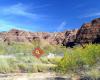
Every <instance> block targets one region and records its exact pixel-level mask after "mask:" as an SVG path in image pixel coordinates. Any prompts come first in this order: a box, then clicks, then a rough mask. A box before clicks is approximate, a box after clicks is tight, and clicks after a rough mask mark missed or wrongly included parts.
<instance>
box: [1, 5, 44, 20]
mask: <svg viewBox="0 0 100 80" xmlns="http://www.w3.org/2000/svg"><path fill="white" fill-rule="evenodd" d="M1 13H3V15H18V16H24V17H27V18H32V19H36V18H40V17H43V16H42V15H38V14H36V13H31V12H29V7H28V6H26V5H24V4H22V3H18V4H15V5H11V6H8V7H4V8H1Z"/></svg>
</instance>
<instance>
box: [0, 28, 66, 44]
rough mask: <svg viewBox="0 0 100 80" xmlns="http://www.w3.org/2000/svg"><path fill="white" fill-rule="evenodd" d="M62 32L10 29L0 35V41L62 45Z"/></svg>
mask: <svg viewBox="0 0 100 80" xmlns="http://www.w3.org/2000/svg"><path fill="white" fill-rule="evenodd" d="M64 34H65V33H64V32H56V33H50V32H27V31H23V30H17V29H12V30H10V31H8V32H1V33H0V41H3V42H7V43H8V44H10V43H12V42H30V43H31V42H32V41H34V40H36V41H41V40H44V41H47V42H48V43H50V44H62V41H63V40H64V38H65V36H64Z"/></svg>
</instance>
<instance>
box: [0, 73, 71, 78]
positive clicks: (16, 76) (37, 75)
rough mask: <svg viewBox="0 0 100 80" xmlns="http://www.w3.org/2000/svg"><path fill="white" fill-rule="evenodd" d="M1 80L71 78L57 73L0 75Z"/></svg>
mask: <svg viewBox="0 0 100 80" xmlns="http://www.w3.org/2000/svg"><path fill="white" fill-rule="evenodd" d="M0 80H70V77H65V76H57V75H56V74H55V73H14V74H0Z"/></svg>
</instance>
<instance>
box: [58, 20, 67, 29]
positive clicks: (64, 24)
mask: <svg viewBox="0 0 100 80" xmlns="http://www.w3.org/2000/svg"><path fill="white" fill-rule="evenodd" d="M66 24H67V23H66V22H65V21H63V22H62V23H61V24H60V25H59V26H58V28H57V31H62V30H64V28H65V26H66Z"/></svg>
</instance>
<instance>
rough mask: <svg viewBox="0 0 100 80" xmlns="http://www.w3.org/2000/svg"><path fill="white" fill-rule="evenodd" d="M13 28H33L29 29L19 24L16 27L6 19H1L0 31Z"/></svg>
mask: <svg viewBox="0 0 100 80" xmlns="http://www.w3.org/2000/svg"><path fill="white" fill-rule="evenodd" d="M11 29H19V30H25V31H31V30H28V29H26V28H21V27H18V26H17V27H15V26H14V25H10V24H8V23H7V22H5V21H1V20H0V31H9V30H11Z"/></svg>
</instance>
